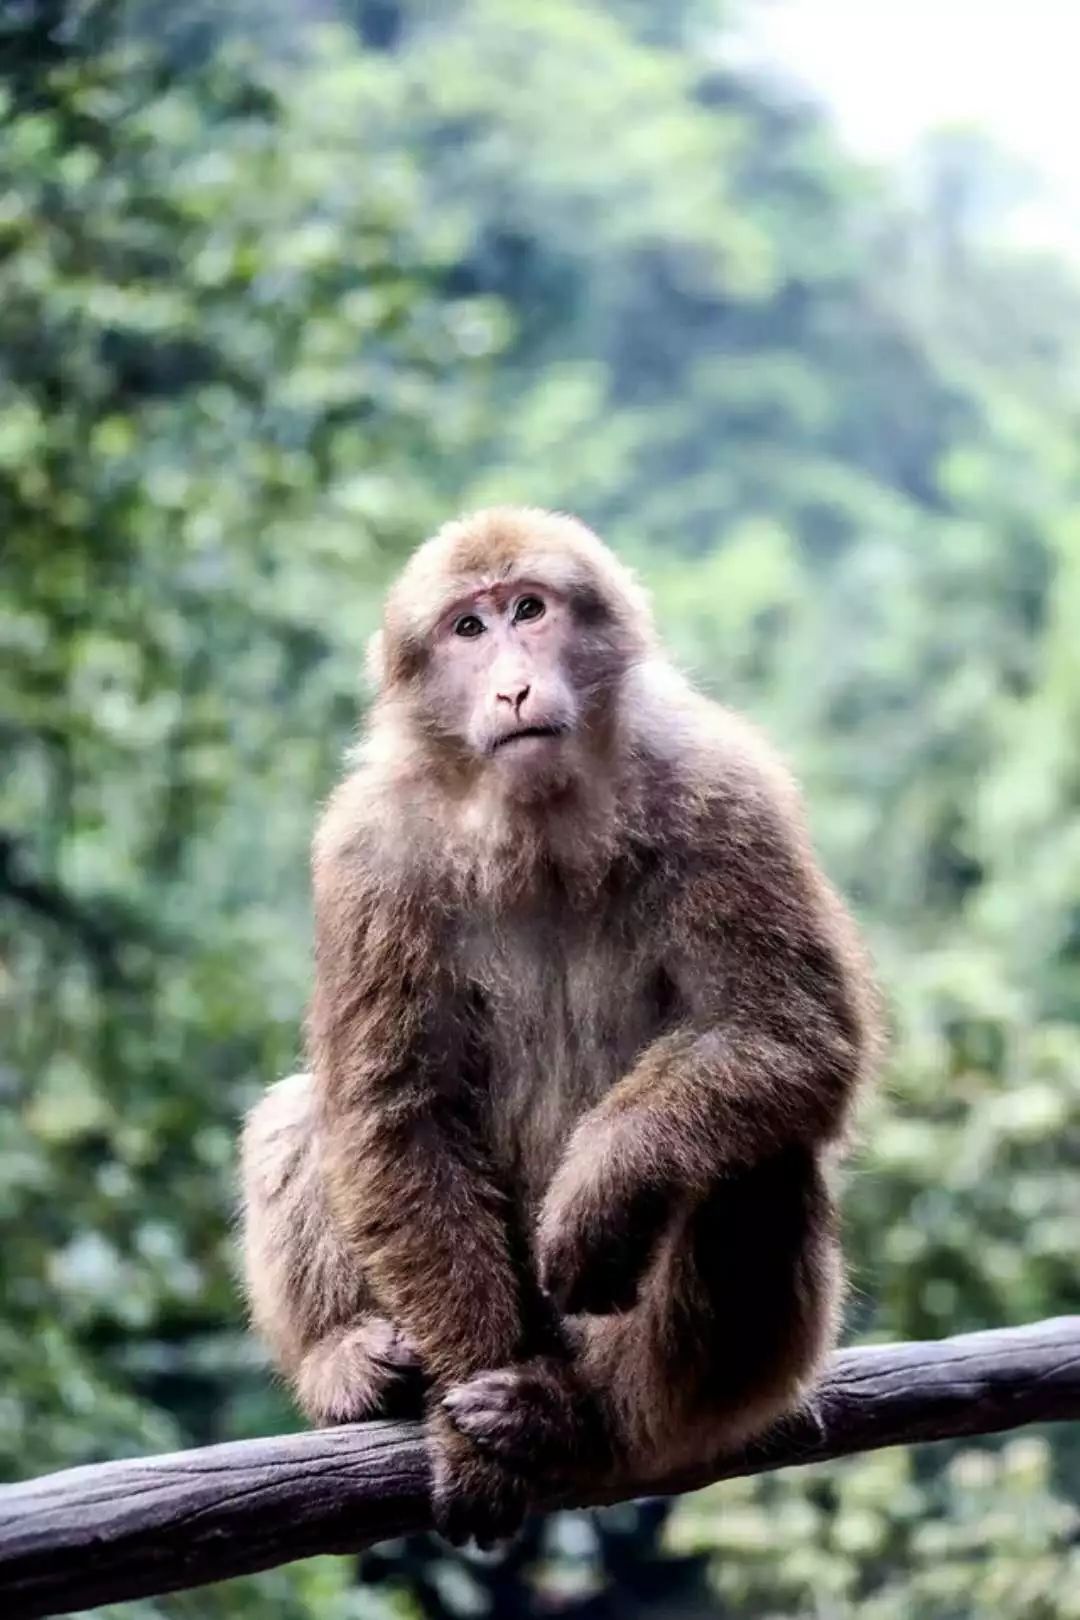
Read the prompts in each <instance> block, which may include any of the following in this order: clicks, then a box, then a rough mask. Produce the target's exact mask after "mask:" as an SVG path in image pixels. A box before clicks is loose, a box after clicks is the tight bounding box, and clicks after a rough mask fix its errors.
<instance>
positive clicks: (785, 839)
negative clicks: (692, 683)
mask: <svg viewBox="0 0 1080 1620" xmlns="http://www.w3.org/2000/svg"><path fill="white" fill-rule="evenodd" d="M518 579H522V580H527V581H531V582H533V583H534V584H539V585H540V586H541V587H543V588H546V589H548V590H550V591H551V592H552V593H553V596H552V602H553V604H557V603H559V602H562V603H564V604H565V611H563V610H561V609H559V610H558V611H563V618H562V620H561V621H559V623H561V624H562V626H563V628H562V629H559V628H558V624H557V623H556V613H557V608H556V606H555V605H553V606H552V608H551V617H552V624H551V626H550V627H548V626H545V627H544V628H543V631H542V633H541V634H538V635H537V636H535V637H534V638H533V641H531V642H530V641H529V640H528V638H527V637H521V636H518V634H517V632H516V631H513V630H512V629H511V631H510V632H507V633H506V636H505V640H506V644H507V645H508V646H511V648H516V647H517V645H518V642H519V641H521V642H523V643H525V644H527V646H526V652H524V653H522V655H521V657H522V658H532V663H525V664H522V666H521V667H522V669H523V670H524V674H523V675H522V676H521V680H522V682H523V683H526V684H522V686H521V690H522V691H528V692H530V694H531V695H530V697H529V699H528V701H529V702H530V703H531V704H540V703H543V702H548V703H549V707H550V705H556V706H557V705H558V704H562V706H563V707H562V708H561V709H559V711H558V712H559V714H560V715H562V714H564V713H565V714H568V715H570V716H571V717H572V722H573V723H572V725H571V726H569V727H568V734H567V736H566V738H565V740H563V739H560V741H559V742H558V743H557V744H553V745H552V746H551V747H550V749H549V748H547V746H546V745H541V746H540V751H539V754H538V755H537V758H538V760H539V761H540V762H539V763H538V764H537V765H536V766H535V767H532V766H529V767H524V766H516V767H514V768H513V770H511V772H510V774H509V775H502V776H500V775H499V773H498V771H497V770H496V769H495V768H494V766H493V763H492V758H491V757H490V756H489V755H487V754H485V753H484V751H483V750H482V749H480V748H478V747H477V746H475V745H472V744H470V743H469V742H468V740H467V739H468V737H469V736H471V735H472V733H470V732H469V729H468V725H467V724H466V720H465V718H464V717H462V716H460V715H459V714H458V712H457V710H456V709H455V708H454V702H458V703H460V699H459V698H455V699H454V702H451V699H450V697H449V696H448V693H449V692H451V691H454V692H457V691H458V687H456V686H454V685H453V680H452V678H451V677H450V676H448V675H447V674H446V673H445V671H446V669H447V668H449V667H451V666H450V665H448V663H447V660H448V659H452V658H456V659H458V660H459V662H460V659H461V658H464V657H466V656H473V654H472V653H468V654H467V653H466V651H465V650H463V649H462V647H461V645H460V643H458V642H452V641H447V640H445V639H443V640H442V641H440V636H442V637H444V638H445V635H446V632H445V629H444V628H442V629H441V628H440V626H442V625H443V624H444V618H445V610H446V608H447V605H448V604H450V603H453V602H455V601H456V600H457V599H458V598H459V597H467V596H468V594H469V593H470V592H472V591H474V590H476V589H477V587H478V585H479V586H482V587H484V588H490V589H491V590H492V591H494V592H495V593H496V595H497V592H498V590H499V589H501V588H503V587H506V588H507V589H508V588H509V587H510V585H512V583H513V582H514V581H515V580H518ZM494 599H495V598H493V600H494ZM545 635H546V636H548V641H547V642H545V641H544V640H543V639H542V637H543V636H545ZM557 636H561V637H562V640H561V641H559V640H555V639H552V638H554V637H557ZM486 645H487V644H485V647H484V648H483V649H481V652H482V655H483V656H485V657H486V656H487V652H486ZM528 646H535V648H536V649H538V650H537V651H536V652H535V654H530V653H528V651H527V648H528ZM545 647H546V648H548V649H552V648H556V649H561V650H560V651H558V654H557V656H556V655H555V653H552V652H550V651H548V652H545V651H544V649H545ZM477 656H479V655H477ZM492 656H494V655H492ZM507 656H512V657H514V658H517V657H518V654H517V652H516V651H513V652H512V654H508V655H507ZM374 662H375V665H376V668H377V670H378V671H379V673H380V681H381V687H380V693H379V696H378V699H377V702H376V705H375V708H374V712H373V715H372V718H371V722H370V725H369V728H368V732H367V734H366V737H365V739H364V741H363V743H362V745H361V748H360V751H359V756H358V760H357V763H356V767H355V769H354V770H353V772H352V774H351V775H350V776H349V778H348V779H347V780H346V781H345V783H344V784H343V786H342V787H341V788H340V789H339V790H338V792H337V793H336V795H335V796H334V798H333V799H332V801H331V803H330V805H329V807H328V809H327V811H326V813H325V815H324V818H323V821H322V825H321V827H320V830H319V834H318V837H317V839H316V844H315V854H314V886H315V906H316V933H317V942H316V964H317V965H316V986H315V995H314V1000H313V1004H312V1009H311V1018H310V1042H311V1070H312V1073H311V1077H310V1079H308V1078H306V1077H294V1078H293V1079H291V1080H289V1081H285V1082H283V1083H282V1084H281V1085H280V1086H278V1087H276V1088H275V1089H274V1090H273V1091H272V1092H271V1093H270V1094H269V1095H268V1097H267V1098H266V1099H264V1101H263V1102H262V1103H260V1104H259V1106H258V1107H257V1108H256V1109H255V1110H254V1111H253V1114H252V1116H251V1118H250V1120H249V1122H248V1126H247V1130H246V1133H245V1148H244V1171H245V1195H246V1207H247V1222H246V1243H247V1261H248V1276H249V1288H250V1295H251V1301H252V1310H253V1315H254V1318H255V1322H256V1325H257V1326H258V1327H259V1328H260V1329H261V1331H262V1332H263V1333H264V1335H265V1336H266V1338H267V1339H268V1341H269V1343H270V1346H271V1348H272V1350H273V1352H274V1354H275V1356H276V1358H277V1360H278V1362H279V1364H280V1365H281V1367H282V1368H283V1370H284V1371H285V1373H286V1375H287V1376H288V1377H289V1378H290V1379H291V1380H292V1382H293V1384H294V1387H295V1389H296V1392H297V1396H298V1398H299V1400H300V1401H301V1403H302V1404H303V1406H304V1407H305V1409H306V1410H307V1412H308V1413H309V1415H310V1416H311V1417H312V1418H313V1419H314V1420H316V1421H320V1422H325V1421H329V1422H332V1421H338V1420H340V1419H343V1418H350V1417H352V1418H358V1417H366V1416H370V1415H372V1414H373V1413H375V1412H381V1411H383V1410H385V1409H386V1407H387V1402H388V1401H389V1400H390V1399H391V1398H392V1396H393V1394H394V1392H395V1390H398V1391H400V1390H401V1389H402V1388H403V1387H404V1386H405V1385H407V1384H408V1383H409V1380H410V1379H411V1380H412V1388H413V1390H414V1391H415V1389H416V1388H417V1387H419V1384H418V1379H422V1380H423V1381H425V1383H426V1386H427V1389H428V1396H427V1411H428V1421H429V1433H430V1436H431V1446H432V1456H433V1465H434V1472H435V1498H436V1513H437V1518H438V1521H439V1523H440V1526H441V1527H442V1528H443V1530H444V1532H445V1533H447V1534H449V1535H450V1536H452V1537H455V1538H461V1537H463V1536H465V1535H467V1534H469V1533H470V1532H472V1533H475V1534H477V1535H478V1536H479V1537H480V1538H481V1539H490V1538H491V1537H495V1536H498V1535H501V1534H504V1533H507V1532H508V1531H510V1530H512V1529H513V1528H514V1525H515V1524H516V1522H517V1520H518V1518H519V1517H520V1514H521V1512H522V1511H523V1508H524V1504H525V1499H526V1494H527V1493H526V1490H525V1484H524V1481H525V1480H526V1479H527V1481H528V1487H529V1490H530V1491H532V1490H535V1488H536V1487H537V1485H538V1484H539V1483H540V1481H539V1480H538V1478H537V1475H538V1473H542V1474H545V1475H546V1474H551V1475H557V1474H560V1473H562V1474H575V1473H581V1472H583V1471H585V1472H588V1471H590V1470H591V1471H593V1472H603V1471H610V1470H611V1469H613V1468H614V1469H619V1468H632V1469H633V1470H634V1471H635V1472H636V1474H637V1475H638V1477H640V1475H641V1473H642V1472H643V1471H644V1472H652V1473H656V1474H660V1473H661V1472H662V1471H663V1470H664V1469H665V1468H667V1467H672V1466H676V1465H682V1464H686V1463H692V1462H702V1461H707V1460H708V1459H709V1458H710V1457H711V1456H712V1455H714V1454H717V1453H719V1452H721V1451H722V1450H723V1449H725V1448H727V1447H730V1446H731V1445H733V1444H736V1443H738V1442H740V1441H742V1440H745V1439H746V1438H747V1437H748V1436H751V1435H753V1434H755V1433H757V1432H759V1431H760V1430H761V1429H763V1428H764V1427H765V1426H767V1425H768V1424H769V1423H771V1422H772V1421H773V1420H774V1419H775V1418H776V1417H777V1416H778V1415H780V1414H781V1413H782V1412H783V1411H785V1410H786V1409H788V1408H789V1407H791V1406H792V1405H793V1404H794V1403H796V1402H797V1401H798V1400H799V1399H800V1396H801V1393H802V1392H803V1391H804V1390H805V1388H806V1387H807V1385H808V1383H809V1382H810V1380H811V1379H812V1378H813V1375H814V1373H815V1370H816V1369H817V1367H818V1366H819V1364H820V1361H821V1358H822V1356H823V1355H824V1354H825V1353H826V1352H827V1351H828V1349H829V1348H830V1346H831V1344H832V1342H833V1340H834V1337H835V1333H836V1327H837V1317H838V1309H839V1299H840V1286H841V1285H840V1279H841V1266H840V1256H839V1250H838V1245H837V1239H836V1231H835V1219H834V1212H833V1204H832V1199H831V1196H830V1192H829V1189H828V1185H827V1178H826V1171H827V1160H828V1158H829V1157H832V1156H835V1152H836V1150H837V1149H838V1148H840V1147H841V1146H842V1144H843V1140H844V1136H845V1129H846V1126H847V1123H848V1120H849V1117H850V1111H851V1104H852V1100H853V1097H854V1095H855V1093H856V1090H857V1088H858V1085H859V1083H860V1081H861V1080H862V1079H863V1077H864V1076H865V1075H866V1073H867V1071H868V1069H869V1068H870V1067H871V1066H872V1064H873V1060H874V1056H875V1051H876V1044H877V1024H876V1016H875V1007H874V997H873V994H872V990H871V987H870V981H869V977H868V974H867V970H866V967H865V964H864V959H863V956H862V953H861V950H860V948H859V945H858V942H857V940H856V937H855V934H854V931H853V928H852V926H851V924H850V921H849V919H848V917H847V914H846V912H845V911H844V909H843V907H842V905H841V903H840V902H839V900H838V899H837V897H836V895H835V894H834V893H833V891H832V890H831V888H830V887H829V885H828V884H827V882H826V881H825V879H824V878H823V876H822V874H821V872H820V870H819V868H818V866H817V864H816V862H815V860H814V857H813V854H812V852H811V849H810V846H809V843H808V840H807V835H806V832H805V829H804V825H803V820H802V814H801V811H800V808H799V802H798V795H797V792H796V790H795V788H794V785H793V783H792V781H791V779H790V778H789V777H788V775H787V774H786V773H785V772H784V770H783V769H782V767H780V766H779V765H778V764H777V763H776V761H775V760H774V759H773V758H772V756H771V755H770V754H769V752H768V750H767V749H766V748H765V747H764V746H763V744H762V743H761V742H760V741H759V739H758V738H757V737H756V736H755V735H754V734H753V733H752V732H751V731H750V730H749V728H747V727H746V726H745V725H744V724H743V722H741V721H740V720H738V719H736V718H735V717H734V716H733V715H731V714H729V713H728V712H726V711H724V710H722V709H720V708H719V707H717V706H716V705H714V704H712V703H709V702H708V701H706V700H705V699H704V698H702V697H700V696H699V695H698V694H696V693H695V692H694V691H693V690H692V689H691V688H690V687H689V686H688V685H687V684H686V683H685V682H684V681H683V680H682V678H681V677H680V676H679V675H678V674H677V673H676V672H675V671H674V670H673V669H672V668H671V667H670V666H669V665H668V664H667V663H666V662H665V661H664V660H663V658H662V657H661V655H660V654H659V652H658V650H657V647H656V643H655V638H654V635H653V631H652V628H651V624H650V621H649V616H648V608H647V604H646V603H645V600H644V598H643V596H642V594H641V592H640V590H639V588H638V587H637V586H636V584H635V583H634V582H633V580H632V578H631V577H630V576H629V574H628V573H627V572H626V570H625V569H623V568H622V566H621V565H620V564H619V563H618V562H617V561H616V559H615V558H614V557H613V556H612V555H611V553H610V552H608V551H607V550H606V548H604V547H603V546H602V544H601V543H600V542H599V541H598V540H597V539H596V537H595V536H594V535H592V534H591V533H590V532H589V531H588V530H586V529H584V528H583V526H582V525H580V524H579V523H577V522H576V521H574V520H572V519H569V518H563V517H557V516H554V515H552V514H549V513H539V512H532V511H524V512H522V511H515V510H501V509H500V510H494V511H489V512H485V513H480V514H477V515H476V516H474V517H473V518H470V519H466V520H463V521H462V522H459V523H457V524H452V525H450V526H448V527H447V528H446V529H445V530H443V531H441V532H440V534H439V535H437V536H436V537H435V538H434V539H433V540H431V541H429V542H428V543H427V544H426V545H425V546H423V547H422V548H421V549H420V550H419V552H418V553H417V554H416V556H415V557H414V558H413V559H412V561H411V562H410V564H409V565H408V567H407V568H406V569H405V571H404V574H403V576H402V579H401V581H400V582H399V584H398V585H397V586H396V587H395V589H394V590H393V591H392V593H391V595H390V598H389V601H388V604H387V608H386V614H385V618H384V626H383V631H382V640H381V644H380V646H379V647H378V648H377V650H376V653H375V658H374ZM504 662H505V660H504ZM556 666H557V667H556ZM452 667H457V666H452ZM515 668H516V666H515ZM492 681H494V682H495V684H496V685H499V684H500V682H501V684H502V685H505V684H506V680H505V672H504V670H503V669H500V671H499V673H498V678H497V679H496V676H495V675H494V674H493V675H492ZM527 683H535V690H534V689H533V688H532V686H530V684H527ZM483 684H484V683H483V681H481V682H479V685H480V686H483ZM489 684H490V683H489ZM545 694H546V696H545ZM468 701H469V702H470V703H471V702H473V701H475V702H476V703H478V704H488V705H489V708H488V709H487V710H484V715H485V716H489V714H490V712H494V711H493V710H491V708H490V706H491V704H494V705H495V708H496V709H498V711H499V715H501V716H505V713H506V698H505V696H503V697H501V698H499V699H498V701H497V702H496V700H495V698H493V697H492V696H491V694H490V693H489V692H485V691H479V692H478V693H477V694H476V696H475V699H473V698H472V697H470V698H469V700H468ZM550 712H555V711H554V709H551V711H550ZM547 713H548V711H545V714H547ZM496 718H498V716H497V717H496ZM485 723H486V721H485ZM527 746H528V747H531V746H532V745H527ZM521 747H522V745H521V744H519V743H515V744H513V745H512V747H511V749H510V750H509V752H510V753H513V751H514V749H515V748H521ZM526 752H527V748H526ZM391 1324H392V1325H391ZM418 1368H419V1373H418V1370H417V1369H418Z"/></svg>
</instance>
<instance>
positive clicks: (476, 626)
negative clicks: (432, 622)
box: [454, 613, 484, 641]
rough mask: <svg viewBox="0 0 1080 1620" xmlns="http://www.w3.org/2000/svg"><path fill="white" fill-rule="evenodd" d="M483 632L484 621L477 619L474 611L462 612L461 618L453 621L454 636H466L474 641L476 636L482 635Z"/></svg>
mask: <svg viewBox="0 0 1080 1620" xmlns="http://www.w3.org/2000/svg"><path fill="white" fill-rule="evenodd" d="M483 633H484V621H483V619H478V618H477V616H476V614H475V613H463V614H462V615H461V618H460V619H458V620H456V621H455V624H454V634H455V636H466V637H468V639H469V640H470V641H475V639H476V637H477V636H482V635H483Z"/></svg>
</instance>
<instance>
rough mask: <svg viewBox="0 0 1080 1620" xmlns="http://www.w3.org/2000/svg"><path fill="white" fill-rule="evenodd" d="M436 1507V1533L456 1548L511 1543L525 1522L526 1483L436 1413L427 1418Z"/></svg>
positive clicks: (432, 1502)
mask: <svg viewBox="0 0 1080 1620" xmlns="http://www.w3.org/2000/svg"><path fill="white" fill-rule="evenodd" d="M427 1435H428V1450H429V1453H430V1456H431V1476H432V1478H431V1505H432V1510H433V1512H434V1515H435V1528H436V1529H437V1530H438V1532H439V1534H440V1535H441V1536H442V1537H443V1539H444V1541H448V1542H450V1544H451V1546H454V1547H462V1546H464V1545H465V1543H466V1542H468V1541H475V1542H476V1544H477V1546H478V1547H492V1546H494V1545H495V1544H496V1543H497V1542H500V1541H509V1540H510V1538H511V1536H514V1535H516V1534H517V1532H518V1530H519V1529H520V1528H521V1521H522V1520H523V1519H524V1517H525V1509H526V1505H527V1503H526V1496H525V1485H524V1481H523V1480H522V1479H521V1478H520V1477H519V1476H518V1475H517V1474H514V1473H511V1472H510V1470H509V1469H507V1468H504V1467H503V1466H502V1464H501V1463H499V1462H497V1461H496V1459H495V1458H494V1457H492V1456H488V1455H485V1454H484V1453H483V1452H481V1451H480V1450H478V1449H477V1447H476V1446H475V1445H474V1444H473V1442H472V1440H470V1439H468V1438H467V1437H466V1436H465V1435H464V1434H463V1433H462V1432H461V1431H460V1430H459V1429H457V1428H455V1426H454V1425H453V1423H452V1422H451V1421H450V1418H449V1415H448V1413H446V1412H444V1411H441V1410H439V1409H438V1408H436V1409H435V1410H433V1411H432V1413H431V1416H430V1417H429V1419H428V1428H427Z"/></svg>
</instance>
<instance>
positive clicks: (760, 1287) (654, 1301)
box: [448, 1150, 840, 1479]
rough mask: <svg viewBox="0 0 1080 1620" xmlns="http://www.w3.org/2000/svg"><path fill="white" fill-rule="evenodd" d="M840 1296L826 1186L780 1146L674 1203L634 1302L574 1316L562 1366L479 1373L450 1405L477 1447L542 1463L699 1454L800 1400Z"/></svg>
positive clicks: (656, 1461)
mask: <svg viewBox="0 0 1080 1620" xmlns="http://www.w3.org/2000/svg"><path fill="white" fill-rule="evenodd" d="M839 1295H840V1263H839V1251H838V1248H837V1244H836V1238H835V1221H834V1214H833V1209H832V1205H831V1202H830V1199H829V1196H828V1192H827V1190H826V1188H825V1185H824V1183H823V1180H822V1177H821V1173H820V1171H819V1169H818V1166H817V1164H816V1162H815V1160H814V1158H813V1155H812V1154H809V1153H805V1152H803V1151H802V1150H792V1151H790V1152H787V1153H784V1154H782V1155H779V1156H777V1158H776V1159H774V1160H770V1161H768V1162H767V1163H765V1164H762V1165H760V1166H758V1167H757V1168H756V1169H754V1170H751V1171H748V1172H745V1173H744V1174H742V1175H740V1176H738V1177H732V1178H731V1179H729V1180H725V1181H723V1182H720V1183H718V1184H717V1186H716V1188H715V1189H714V1190H713V1192H712V1193H710V1194H709V1195H708V1196H707V1197H705V1198H704V1199H702V1200H700V1201H699V1202H697V1203H696V1204H694V1205H690V1204H687V1205H685V1206H684V1207H683V1208H681V1209H679V1210H677V1211H676V1212H675V1214H674V1216H673V1218H672V1221H671V1224H670V1227H669V1229H668V1231H667V1232H666V1233H665V1235H664V1237H663V1239H662V1240H661V1243H660V1246H659V1249H658V1251H657V1254H656V1258H655V1260H654V1262H653V1264H652V1266H651V1268H650V1270H649V1272H648V1273H647V1275H646V1277H645V1279H644V1281H643V1284H642V1288H641V1292H640V1296H639V1300H638V1303H637V1305H636V1306H635V1307H634V1308H633V1309H632V1310H630V1311H628V1312H626V1313H624V1314H620V1315H611V1316H588V1317H586V1316H582V1317H578V1318H576V1319H574V1322H573V1324H572V1325H573V1326H574V1327H576V1328H577V1329H579V1332H580V1337H579V1348H578V1352H577V1355H576V1357H575V1358H574V1361H573V1363H572V1364H571V1365H570V1366H566V1365H565V1364H563V1365H560V1364H559V1363H558V1362H555V1361H552V1360H551V1359H549V1358H544V1359H543V1360H537V1361H536V1362H533V1363H526V1364H525V1365H523V1366H522V1367H520V1368H504V1369H501V1370H499V1371H498V1372H495V1373H486V1374H484V1373H482V1374H480V1375H478V1376H477V1377H476V1378H473V1379H470V1380H469V1381H468V1383H466V1384H464V1385H461V1386H459V1387H458V1389H457V1390H455V1391H453V1392H451V1396H450V1397H448V1404H449V1410H450V1412H451V1415H452V1417H453V1420H454V1422H455V1423H457V1424H458V1425H459V1426H460V1427H461V1428H463V1429H464V1431H465V1432H466V1433H467V1434H469V1435H470V1436H471V1437H472V1438H473V1439H474V1440H475V1441H476V1443H477V1444H478V1445H481V1446H486V1447H488V1448H489V1449H490V1450H492V1451H494V1452H495V1453H496V1454H498V1455H500V1456H503V1457H505V1458H507V1459H509V1458H511V1457H513V1458H515V1459H517V1460H518V1462H519V1464H520V1462H521V1460H522V1459H530V1458H531V1459H532V1464H533V1468H534V1470H535V1469H537V1468H538V1469H541V1470H547V1471H549V1472H550V1473H551V1474H553V1475H554V1476H556V1477H557V1476H559V1475H568V1476H569V1477H571V1478H573V1477H576V1476H581V1475H584V1476H586V1477H597V1476H599V1477H601V1478H602V1477H605V1476H607V1475H609V1474H610V1475H613V1476H614V1477H618V1476H619V1475H620V1474H622V1473H623V1472H624V1471H626V1472H630V1473H632V1474H634V1475H635V1476H636V1477H637V1478H639V1479H640V1478H644V1477H648V1476H649V1474H655V1475H657V1476H659V1475H661V1474H662V1473H663V1472H665V1471H666V1470H669V1469H672V1468H677V1467H680V1466H691V1465H694V1464H697V1463H707V1462H709V1461H710V1460H711V1459H712V1458H714V1457H718V1456H720V1455H721V1454H723V1453H724V1452H725V1451H729V1450H731V1449H733V1448H734V1447H736V1446H738V1445H740V1444H742V1443H743V1442H745V1441H746V1440H748V1439H750V1438H752V1437H753V1436H754V1435H756V1434H759V1433H761V1432H762V1431H763V1430H764V1429H766V1428H768V1427H769V1425H770V1424H771V1423H772V1422H773V1421H775V1420H776V1419H777V1418H778V1417H780V1416H781V1415H782V1414H783V1413H784V1412H785V1411H787V1410H790V1409H791V1408H792V1407H793V1406H795V1405H797V1404H798V1402H799V1400H800V1398H801V1396H802V1393H803V1391H804V1389H805V1388H806V1386H807V1384H808V1383H809V1381H810V1380H811V1379H812V1377H813V1374H814V1372H815V1370H816V1368H817V1366H818V1365H819V1363H820V1361H821V1359H822V1358H823V1356H824V1355H825V1354H826V1352H827V1351H828V1349H829V1347H830V1345H831V1343H832V1340H833V1337H834V1332H835V1324H836V1316H837V1311H838V1301H839Z"/></svg>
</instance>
